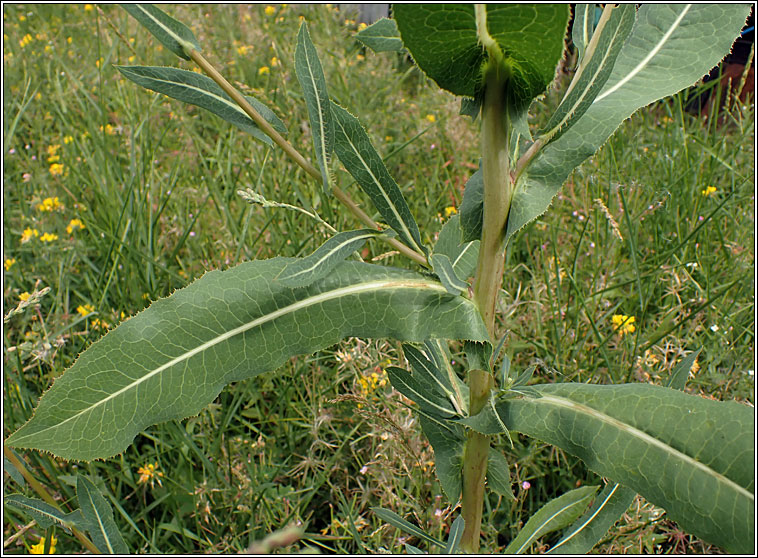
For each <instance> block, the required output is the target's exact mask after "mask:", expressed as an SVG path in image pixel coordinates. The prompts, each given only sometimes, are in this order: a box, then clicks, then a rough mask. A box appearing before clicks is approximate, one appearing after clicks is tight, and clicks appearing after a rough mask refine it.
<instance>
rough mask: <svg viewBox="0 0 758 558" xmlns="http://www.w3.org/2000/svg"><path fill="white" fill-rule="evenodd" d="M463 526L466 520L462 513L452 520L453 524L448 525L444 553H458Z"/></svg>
mask: <svg viewBox="0 0 758 558" xmlns="http://www.w3.org/2000/svg"><path fill="white" fill-rule="evenodd" d="M465 526H466V521H465V520H464V519H463V516H462V515H459V516H458V517H456V518H455V521H453V524H452V525H451V526H450V534H449V535H448V537H447V544H446V545H445V554H457V553H458V545H459V544H460V542H461V537H463V529H464V527H465Z"/></svg>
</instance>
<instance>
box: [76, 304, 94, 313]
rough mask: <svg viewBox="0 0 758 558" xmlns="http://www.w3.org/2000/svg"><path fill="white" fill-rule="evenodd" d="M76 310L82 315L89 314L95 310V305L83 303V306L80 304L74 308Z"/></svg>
mask: <svg viewBox="0 0 758 558" xmlns="http://www.w3.org/2000/svg"><path fill="white" fill-rule="evenodd" d="M76 311H77V312H79V314H81V315H82V316H89V315H90V314H92V312H94V311H95V307H94V306H92V305H91V304H85V305H84V306H81V305H80V306H78V307H77V308H76Z"/></svg>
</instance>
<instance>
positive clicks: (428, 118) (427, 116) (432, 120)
mask: <svg viewBox="0 0 758 558" xmlns="http://www.w3.org/2000/svg"><path fill="white" fill-rule="evenodd" d="M424 118H426V119H427V120H428V121H429V122H432V123H434V122H436V121H437V118H436V117H435V116H434V115H433V114H427V115H426V116H425V117H424Z"/></svg>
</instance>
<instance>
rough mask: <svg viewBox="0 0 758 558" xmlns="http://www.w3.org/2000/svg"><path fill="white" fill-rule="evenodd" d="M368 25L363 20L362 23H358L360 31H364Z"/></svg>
mask: <svg viewBox="0 0 758 558" xmlns="http://www.w3.org/2000/svg"><path fill="white" fill-rule="evenodd" d="M366 27H368V25H366V24H365V23H363V22H360V23H359V24H358V31H363V30H364V29H365V28H366Z"/></svg>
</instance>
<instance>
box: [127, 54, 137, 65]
mask: <svg viewBox="0 0 758 558" xmlns="http://www.w3.org/2000/svg"><path fill="white" fill-rule="evenodd" d="M136 59H137V57H136V56H130V57H129V58H127V59H126V61H127V62H129V63H130V64H131V63H132V62H134V61H135V60H136Z"/></svg>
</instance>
